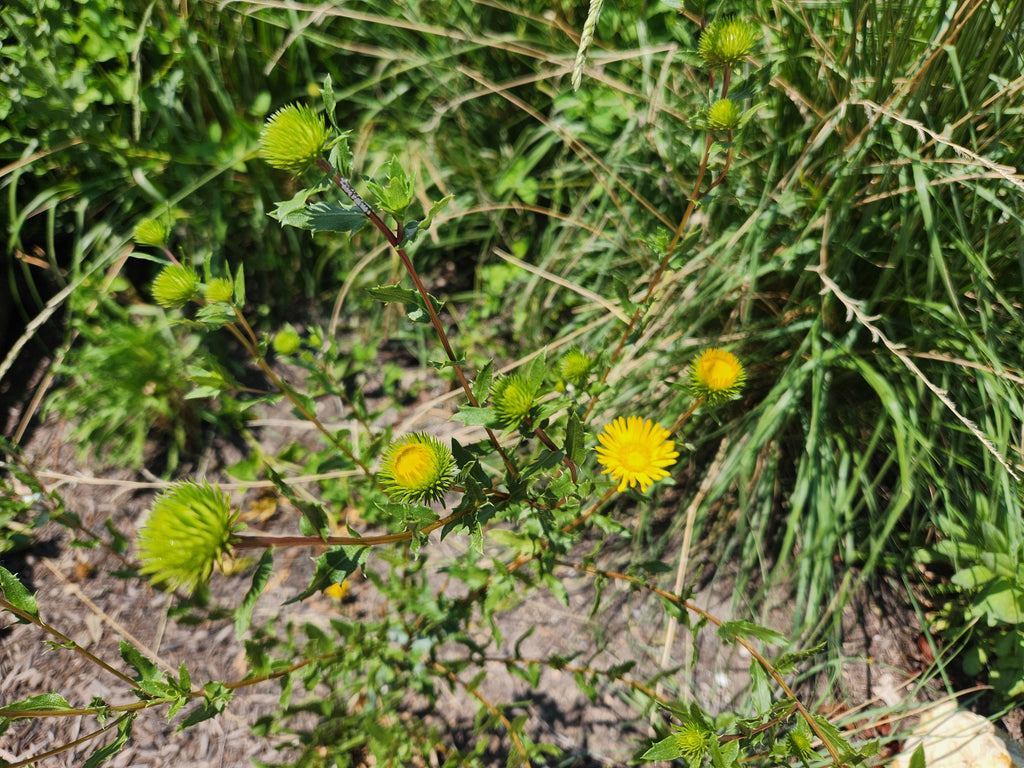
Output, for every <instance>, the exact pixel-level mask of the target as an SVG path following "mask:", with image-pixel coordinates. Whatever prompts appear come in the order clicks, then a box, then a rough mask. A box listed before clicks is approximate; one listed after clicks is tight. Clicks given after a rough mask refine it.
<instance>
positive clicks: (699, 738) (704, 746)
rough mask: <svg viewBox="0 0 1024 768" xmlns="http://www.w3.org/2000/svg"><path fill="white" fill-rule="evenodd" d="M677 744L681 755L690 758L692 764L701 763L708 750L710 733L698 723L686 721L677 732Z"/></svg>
mask: <svg viewBox="0 0 1024 768" xmlns="http://www.w3.org/2000/svg"><path fill="white" fill-rule="evenodd" d="M676 745H677V746H678V747H679V752H680V757H682V758H685V759H686V760H688V761H689V763H690V765H699V764H700V761H701V760H702V759H703V757H704V755H705V754H707V751H708V734H707V733H705V732H704V731H703V730H702V729H700V728H698V727H697V726H696V725H694V724H692V723H686V724H684V725H682V726H680V727H679V731H678V732H677V733H676Z"/></svg>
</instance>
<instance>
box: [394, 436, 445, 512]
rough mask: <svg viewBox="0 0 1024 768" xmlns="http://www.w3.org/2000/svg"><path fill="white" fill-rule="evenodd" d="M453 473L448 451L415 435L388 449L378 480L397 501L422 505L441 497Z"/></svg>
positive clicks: (439, 443) (429, 437) (425, 437)
mask: <svg viewBox="0 0 1024 768" xmlns="http://www.w3.org/2000/svg"><path fill="white" fill-rule="evenodd" d="M454 472H455V459H454V457H453V456H452V452H451V450H450V449H448V448H447V447H446V446H445V445H444V444H442V443H441V441H440V440H438V439H437V438H436V437H433V436H431V435H426V434H423V433H421V432H416V433H413V434H411V435H406V436H405V437H403V438H400V439H398V440H396V441H394V442H393V443H391V445H389V446H388V449H387V451H385V453H384V463H383V466H382V467H381V470H380V479H381V482H382V483H383V485H384V491H385V492H386V493H387V494H388V496H391V497H392V498H393V499H395V500H396V501H401V502H405V503H412V504H423V503H425V502H428V501H438V500H439V499H440V498H441V497H442V496H444V494H445V492H446V491H447V490H448V488H449V487H451V484H452V474H453V473H454Z"/></svg>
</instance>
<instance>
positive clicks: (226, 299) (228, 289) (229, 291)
mask: <svg viewBox="0 0 1024 768" xmlns="http://www.w3.org/2000/svg"><path fill="white" fill-rule="evenodd" d="M203 295H204V296H205V297H206V300H207V301H211V302H213V303H215V304H230V303H231V297H232V296H234V295H235V285H234V283H232V282H231V280H229V279H228V278H226V277H215V278H213V280H211V281H210V282H208V283H207V284H206V287H205V288H204V289H203Z"/></svg>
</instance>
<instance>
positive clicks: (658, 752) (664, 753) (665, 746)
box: [640, 736, 683, 761]
mask: <svg viewBox="0 0 1024 768" xmlns="http://www.w3.org/2000/svg"><path fill="white" fill-rule="evenodd" d="M682 756H683V750H682V749H681V748H680V747H679V741H678V740H677V739H676V737H675V736H669V737H668V738H667V739H662V740H661V741H659V742H658V743H656V744H655V745H654V746H653V747H651V748H650V749H648V750H647V751H646V752H644V753H643V754H642V755H640V759H641V760H651V761H654V760H675V759H676V758H677V757H682Z"/></svg>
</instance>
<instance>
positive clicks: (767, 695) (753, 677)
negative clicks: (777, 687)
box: [750, 659, 772, 713]
mask: <svg viewBox="0 0 1024 768" xmlns="http://www.w3.org/2000/svg"><path fill="white" fill-rule="evenodd" d="M750 701H751V703H752V704H753V705H754V711H755V712H758V713H761V712H767V711H768V710H769V709H770V708H771V706H772V689H771V685H770V684H769V682H768V673H767V672H765V671H764V667H762V666H761V663H760V662H759V661H758V660H757V659H751V660H750Z"/></svg>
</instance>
